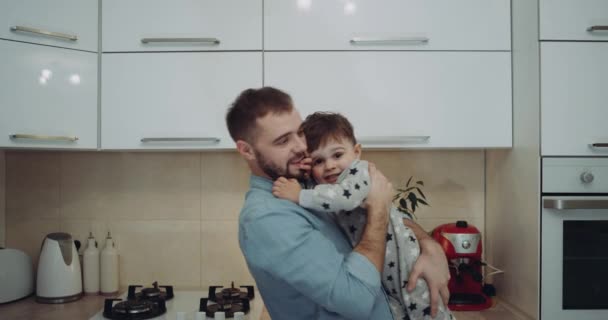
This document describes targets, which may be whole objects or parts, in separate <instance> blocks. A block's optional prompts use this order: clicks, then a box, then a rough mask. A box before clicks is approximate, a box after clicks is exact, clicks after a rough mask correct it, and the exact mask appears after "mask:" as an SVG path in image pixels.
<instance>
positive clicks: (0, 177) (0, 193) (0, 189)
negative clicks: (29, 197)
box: [0, 151, 6, 247]
mask: <svg viewBox="0 0 608 320" xmlns="http://www.w3.org/2000/svg"><path fill="white" fill-rule="evenodd" d="M4 163H5V162H4V151H0V247H4V243H5V242H4V241H5V239H6V237H5V234H6V220H5V214H4V210H5V209H6V204H5V203H6V201H5V189H6V188H5V186H6V179H5V176H6V175H5V173H4V171H5V170H6V166H5V164H4Z"/></svg>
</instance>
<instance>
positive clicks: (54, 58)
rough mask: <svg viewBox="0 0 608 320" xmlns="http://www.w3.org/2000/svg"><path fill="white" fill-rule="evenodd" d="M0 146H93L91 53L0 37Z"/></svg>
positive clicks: (94, 60)
mask: <svg viewBox="0 0 608 320" xmlns="http://www.w3.org/2000/svg"><path fill="white" fill-rule="evenodd" d="M0 61H2V72H0V83H2V86H0V147H10V148H50V149H64V148H65V149H95V148H97V54H95V53H90V52H82V51H76V50H65V49H61V48H53V47H48V46H39V45H34V44H29V43H21V42H14V41H6V40H0Z"/></svg>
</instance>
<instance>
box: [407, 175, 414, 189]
mask: <svg viewBox="0 0 608 320" xmlns="http://www.w3.org/2000/svg"><path fill="white" fill-rule="evenodd" d="M412 178H413V176H411V177H410V178H409V179H408V180H407V183H406V184H405V186H406V187H409V186H410V182H412Z"/></svg>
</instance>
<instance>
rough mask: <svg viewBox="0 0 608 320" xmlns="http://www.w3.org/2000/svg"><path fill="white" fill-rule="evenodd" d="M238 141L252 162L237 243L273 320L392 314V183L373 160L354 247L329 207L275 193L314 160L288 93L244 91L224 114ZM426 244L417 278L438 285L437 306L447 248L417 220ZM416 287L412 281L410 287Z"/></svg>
mask: <svg viewBox="0 0 608 320" xmlns="http://www.w3.org/2000/svg"><path fill="white" fill-rule="evenodd" d="M226 122H227V125H228V130H229V132H230V135H231V137H232V139H233V140H234V141H235V142H236V146H237V150H238V152H239V153H240V154H241V156H242V157H243V158H244V159H245V161H246V162H247V164H248V165H249V168H250V170H251V173H252V175H251V179H250V190H249V191H248V192H247V195H246V198H245V204H244V206H243V209H242V211H241V214H240V217H239V243H240V246H241V250H242V252H243V254H244V256H245V259H246V261H247V265H248V267H249V270H250V271H251V273H252V275H253V277H254V278H255V280H256V283H257V285H258V288H259V290H260V293H261V294H262V297H263V298H264V302H265V304H266V307H267V308H268V311H269V313H270V315H271V317H272V318H273V319H279V320H281V319H289V320H291V319H307V320H308V319H374V320H384V319H386V320H388V319H392V318H393V315H392V314H391V311H390V308H389V302H388V300H387V297H386V295H385V294H384V291H383V290H382V286H381V281H380V276H381V270H382V267H383V263H384V253H385V246H386V230H387V226H388V211H389V208H390V202H391V197H392V191H393V190H392V186H391V184H390V183H389V182H388V181H387V179H386V177H384V176H383V175H382V173H380V172H379V171H378V170H376V169H375V167H373V166H370V177H371V190H370V192H369V195H368V197H367V200H366V205H367V208H368V222H367V225H366V226H365V229H364V231H363V236H362V237H361V241H360V242H359V244H358V245H357V246H356V247H355V248H352V247H351V245H350V244H349V242H348V239H347V238H346V237H345V236H344V234H343V233H342V232H341V231H340V229H339V228H338V226H337V225H336V224H335V223H334V221H333V220H331V218H330V215H324V214H315V213H312V212H309V211H307V210H306V209H304V208H302V207H300V206H298V205H296V204H294V203H293V202H291V201H287V200H281V199H278V198H275V197H274V196H273V195H272V185H273V181H274V180H275V179H277V178H279V177H281V176H284V177H287V178H296V179H298V178H302V176H303V175H304V173H305V172H306V171H307V170H309V169H310V164H309V163H307V161H306V141H305V139H304V137H303V136H302V134H301V133H300V132H299V127H300V124H301V123H302V118H301V117H300V114H299V113H298V112H297V110H296V109H295V108H294V107H293V103H292V100H291V97H289V95H287V94H286V93H284V92H282V91H280V90H277V89H274V88H270V87H265V88H261V89H257V90H256V89H248V90H245V91H243V92H242V93H241V94H240V95H239V97H238V98H237V99H236V101H235V102H234V104H233V105H232V107H231V108H230V109H229V111H228V114H227V116H226ZM408 226H409V227H410V228H411V229H412V230H414V232H415V233H416V236H417V237H418V239H419V243H420V247H421V250H422V253H421V255H420V258H419V259H418V261H417V262H416V264H415V266H414V269H413V270H412V273H411V276H410V278H409V284H410V286H411V284H415V283H416V280H417V279H418V277H420V276H422V277H423V278H424V279H425V280H426V281H427V283H428V285H429V288H430V290H431V304H432V309H431V315H432V316H434V315H435V314H436V312H437V306H438V301H439V299H440V296H441V298H442V299H443V300H444V301H446V302H447V301H448V300H447V299H448V297H449V293H448V290H447V281H448V279H449V272H448V268H447V262H446V258H445V255H444V254H443V251H442V250H441V248H440V247H439V245H438V244H437V243H435V242H434V241H433V240H432V238H430V237H429V236H428V235H427V234H426V233H425V232H424V231H423V230H422V229H421V228H420V227H419V226H418V225H416V224H415V223H414V222H410V224H408ZM408 289H413V288H410V287H409V286H408Z"/></svg>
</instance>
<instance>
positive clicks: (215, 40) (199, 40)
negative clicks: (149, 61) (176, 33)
mask: <svg viewBox="0 0 608 320" xmlns="http://www.w3.org/2000/svg"><path fill="white" fill-rule="evenodd" d="M154 42H158V43H180V42H181V43H202V44H211V45H218V44H220V39H218V38H143V39H141V43H144V44H146V43H154Z"/></svg>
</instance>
